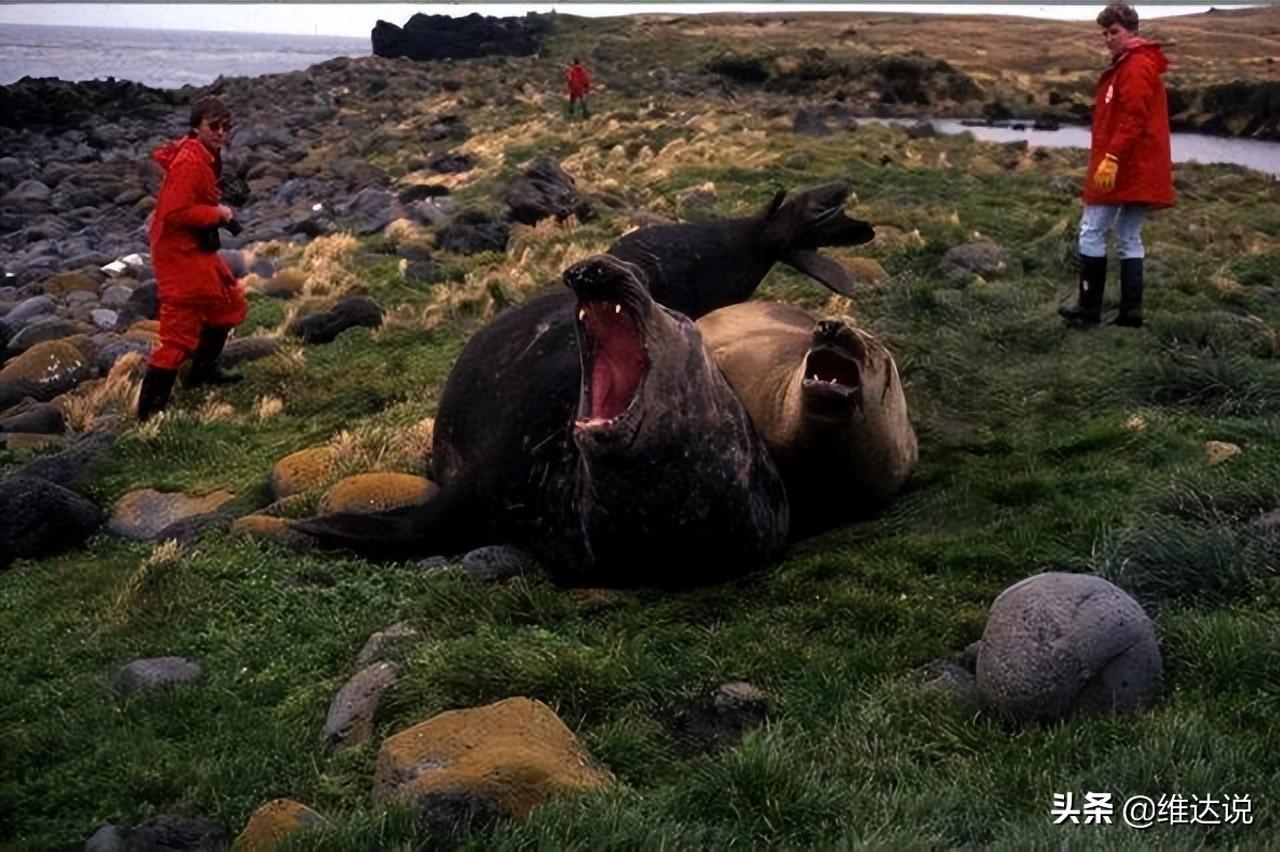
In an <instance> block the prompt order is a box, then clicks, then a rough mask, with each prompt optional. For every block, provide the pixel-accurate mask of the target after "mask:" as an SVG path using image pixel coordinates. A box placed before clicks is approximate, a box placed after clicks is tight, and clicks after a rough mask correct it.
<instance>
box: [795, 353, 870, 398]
mask: <svg viewBox="0 0 1280 852" xmlns="http://www.w3.org/2000/svg"><path fill="white" fill-rule="evenodd" d="M803 387H804V392H805V393H806V394H810V395H812V396H814V397H816V398H818V399H826V400H831V401H833V402H834V401H841V402H846V403H849V404H855V405H856V404H857V403H858V402H859V401H860V400H861V394H860V391H861V390H862V368H861V366H860V365H859V363H858V361H857V359H855V358H854V357H853V356H851V355H849V354H848V353H847V352H844V351H843V350H840V349H835V348H832V347H829V346H822V347H817V348H814V349H810V350H809V354H808V355H807V356H806V357H805V359H804V385H803Z"/></svg>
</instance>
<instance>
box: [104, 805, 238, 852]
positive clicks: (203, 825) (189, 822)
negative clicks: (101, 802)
mask: <svg viewBox="0 0 1280 852" xmlns="http://www.w3.org/2000/svg"><path fill="white" fill-rule="evenodd" d="M125 843H126V847H125V848H126V849H128V850H129V852H188V850H190V852H196V851H197V850H201V852H203V850H213V849H226V848H227V847H229V846H230V845H231V832H230V831H229V830H228V829H227V827H226V826H224V825H223V824H222V823H220V822H215V821H214V820H211V819H206V818H205V817H186V816H171V815H169V814H161V815H160V816H154V817H152V818H151V819H149V820H147V821H146V822H143V823H140V824H139V825H136V826H134V827H133V829H132V830H131V831H130V832H129V834H128V838H127V839H126V841H125Z"/></svg>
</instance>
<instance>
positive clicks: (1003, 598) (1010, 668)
mask: <svg viewBox="0 0 1280 852" xmlns="http://www.w3.org/2000/svg"><path fill="white" fill-rule="evenodd" d="M1161 675H1162V665H1161V659H1160V648H1159V645H1158V643H1157V642H1156V634H1155V629H1154V628H1153V626H1152V624H1151V619H1149V618H1148V617H1147V615H1146V613H1145V612H1143V611H1142V607H1141V606H1139V605H1138V603H1137V601H1135V600H1134V599H1133V598H1131V597H1129V595H1127V594H1125V593H1124V592H1123V591H1122V590H1120V589H1119V588H1117V587H1116V586H1114V585H1112V584H1111V583H1109V582H1107V581H1106V580H1104V579H1102V578H1101V577H1095V576H1092V575H1087V574H1065V573H1056V572H1050V573H1045V574H1037V575H1036V576H1034V577H1028V578H1027V579H1025V580H1023V581H1021V582H1019V583H1016V584H1015V585H1013V586H1010V587H1009V588H1008V589H1005V590H1004V591H1003V592H1002V593H1001V594H1000V596H999V597H997V598H996V600H995V602H994V603H993V604H992V605H991V612H990V614H989V616H988V618H987V626H986V629H985V631H983V634H982V642H981V645H980V646H979V649H978V655H977V687H978V697H979V699H980V701H981V702H982V704H983V706H984V707H986V708H987V709H988V710H990V711H992V712H994V713H996V714H997V715H999V716H1002V717H1005V718H1007V719H1010V720H1013V721H1017V722H1028V721H1054V720H1057V719H1063V718H1066V717H1068V716H1071V715H1074V714H1080V713H1083V714H1092V713H1107V712H1125V711H1141V710H1145V709H1146V708H1147V707H1149V706H1150V705H1151V703H1152V702H1153V701H1154V700H1155V697H1156V694H1157V693H1158V692H1159V689H1160V680H1161Z"/></svg>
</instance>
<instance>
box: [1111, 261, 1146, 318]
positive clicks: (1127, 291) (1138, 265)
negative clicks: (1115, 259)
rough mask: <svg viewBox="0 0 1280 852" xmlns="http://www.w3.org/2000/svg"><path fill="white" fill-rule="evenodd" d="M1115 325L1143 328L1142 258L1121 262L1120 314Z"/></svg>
mask: <svg viewBox="0 0 1280 852" xmlns="http://www.w3.org/2000/svg"><path fill="white" fill-rule="evenodd" d="M1113 325H1123V326H1127V327H1129V328H1142V258H1140V257H1130V258H1125V259H1123V260H1121V261H1120V313H1119V314H1117V315H1116V318H1115V320H1114V322H1113Z"/></svg>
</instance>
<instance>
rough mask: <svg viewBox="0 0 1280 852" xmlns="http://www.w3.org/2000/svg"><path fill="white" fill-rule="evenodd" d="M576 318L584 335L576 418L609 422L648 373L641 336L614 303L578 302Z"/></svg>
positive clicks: (646, 355)
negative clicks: (580, 385)
mask: <svg viewBox="0 0 1280 852" xmlns="http://www.w3.org/2000/svg"><path fill="white" fill-rule="evenodd" d="M578 318H579V320H580V321H581V323H582V329H583V332H584V335H585V341H584V345H583V347H582V351H583V354H584V363H583V387H582V400H581V405H580V407H579V417H580V418H584V419H586V420H588V421H609V420H613V419H614V418H615V417H617V416H618V415H620V414H622V413H623V412H624V411H626V410H627V408H628V407H629V406H630V405H631V401H632V400H633V399H634V398H635V395H636V391H637V390H638V389H639V388H640V383H641V381H643V379H644V377H645V374H646V373H647V372H648V370H649V355H648V353H647V352H646V351H645V347H644V337H643V335H642V334H641V332H640V328H639V326H637V324H636V322H635V320H634V319H632V317H631V314H630V312H628V311H626V310H624V309H623V307H622V305H621V304H619V303H617V302H607V301H595V300H592V301H586V302H579V303H578Z"/></svg>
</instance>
